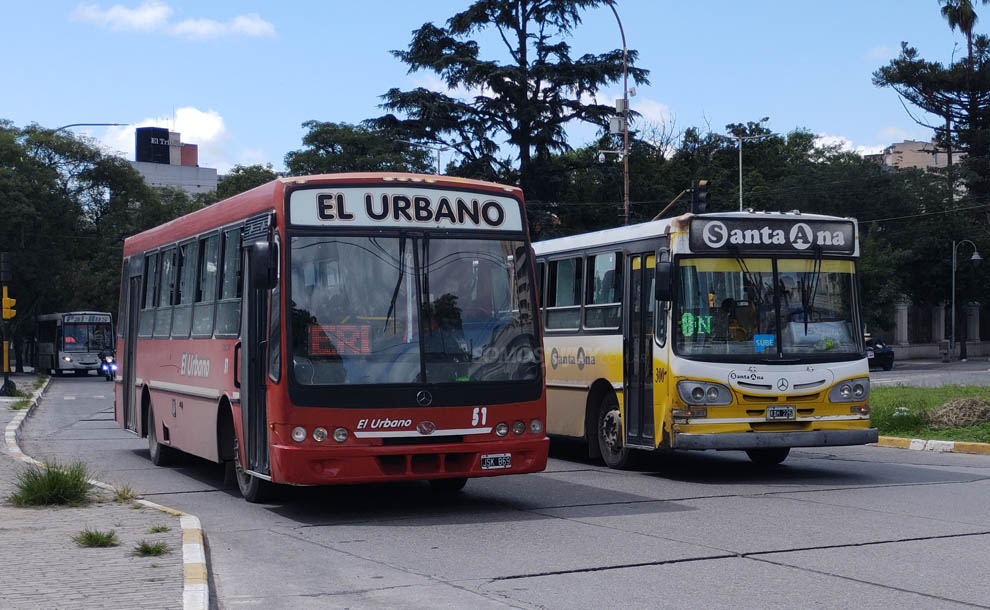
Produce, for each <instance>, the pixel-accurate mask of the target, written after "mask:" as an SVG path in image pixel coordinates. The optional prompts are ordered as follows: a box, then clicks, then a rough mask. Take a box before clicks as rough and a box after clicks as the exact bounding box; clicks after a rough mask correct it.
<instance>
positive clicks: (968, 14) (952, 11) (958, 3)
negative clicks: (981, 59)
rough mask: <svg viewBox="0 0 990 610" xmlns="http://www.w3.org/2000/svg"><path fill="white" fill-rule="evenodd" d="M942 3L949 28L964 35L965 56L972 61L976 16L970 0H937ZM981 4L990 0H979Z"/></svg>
mask: <svg viewBox="0 0 990 610" xmlns="http://www.w3.org/2000/svg"><path fill="white" fill-rule="evenodd" d="M938 3H939V4H941V5H942V16H943V17H945V20H946V21H948V22H949V29H951V30H953V31H955V29H956V28H959V31H960V32H962V33H963V35H965V36H966V51H967V54H966V56H967V57H968V58H969V60H970V61H971V62H972V61H973V26H975V25H976V21H977V19H978V17H977V16H976V11H975V10H973V1H972V0H939V1H938ZM980 3H981V4H984V5H985V4H990V0H980Z"/></svg>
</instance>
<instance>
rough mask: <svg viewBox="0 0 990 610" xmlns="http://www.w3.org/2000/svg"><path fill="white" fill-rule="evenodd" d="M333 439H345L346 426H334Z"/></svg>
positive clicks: (340, 440)
mask: <svg viewBox="0 0 990 610" xmlns="http://www.w3.org/2000/svg"><path fill="white" fill-rule="evenodd" d="M333 440H335V441H337V442H338V443H343V442H344V441H346V440H347V428H336V429H335V430H334V431H333Z"/></svg>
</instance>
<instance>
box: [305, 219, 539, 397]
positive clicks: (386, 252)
mask: <svg viewBox="0 0 990 610" xmlns="http://www.w3.org/2000/svg"><path fill="white" fill-rule="evenodd" d="M290 269H291V277H290V279H289V281H290V299H291V301H290V304H289V306H290V308H291V316H290V320H289V325H290V328H291V331H290V332H291V333H292V334H291V337H292V364H293V366H292V371H293V375H294V377H295V380H296V382H297V383H299V384H302V385H341V384H348V385H352V384H390V383H395V384H411V383H456V382H464V381H493V382H505V381H532V380H535V379H538V378H539V374H540V372H539V371H540V368H539V365H538V361H537V351H536V348H537V347H538V346H537V345H536V329H535V318H534V316H533V314H532V311H531V306H532V304H531V298H530V296H529V290H530V285H531V283H530V278H529V277H528V274H529V273H530V272H531V271H530V269H531V266H530V264H529V261H528V255H527V248H526V245H525V242H523V241H515V240H494V239H464V238H456V239H455V238H432V239H431V238H429V237H415V238H414V237H403V236H392V237H338V236H296V237H292V238H291V245H290Z"/></svg>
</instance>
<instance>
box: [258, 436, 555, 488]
mask: <svg viewBox="0 0 990 610" xmlns="http://www.w3.org/2000/svg"><path fill="white" fill-rule="evenodd" d="M549 449H550V439H549V438H547V437H545V436H544V437H543V438H533V439H521V440H513V441H493V442H477V443H457V444H453V443H452V444H438V445H395V446H346V445H345V446H340V447H326V448H308V447H294V446H292V445H273V446H272V448H271V462H272V472H273V474H274V475H275V476H274V477H273V480H274V481H275V482H276V483H289V484H292V485H333V484H337V483H383V482H388V481H408V480H416V479H444V478H459V477H468V478H474V477H491V476H498V475H503V474H525V473H530V472H540V471H542V470H544V469H546V467H547V453H548V451H549ZM500 454H511V456H512V458H511V461H512V465H511V466H510V467H508V468H488V469H485V468H482V459H481V458H482V456H493V455H496V456H497V455H500Z"/></svg>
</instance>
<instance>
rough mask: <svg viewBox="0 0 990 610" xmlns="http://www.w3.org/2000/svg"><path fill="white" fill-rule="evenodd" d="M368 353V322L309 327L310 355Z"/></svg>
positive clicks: (369, 330)
mask: <svg viewBox="0 0 990 610" xmlns="http://www.w3.org/2000/svg"><path fill="white" fill-rule="evenodd" d="M370 353H371V325H370V324H330V325H319V324H314V325H312V326H310V327H309V355H310V356H360V355H367V354H370Z"/></svg>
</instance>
